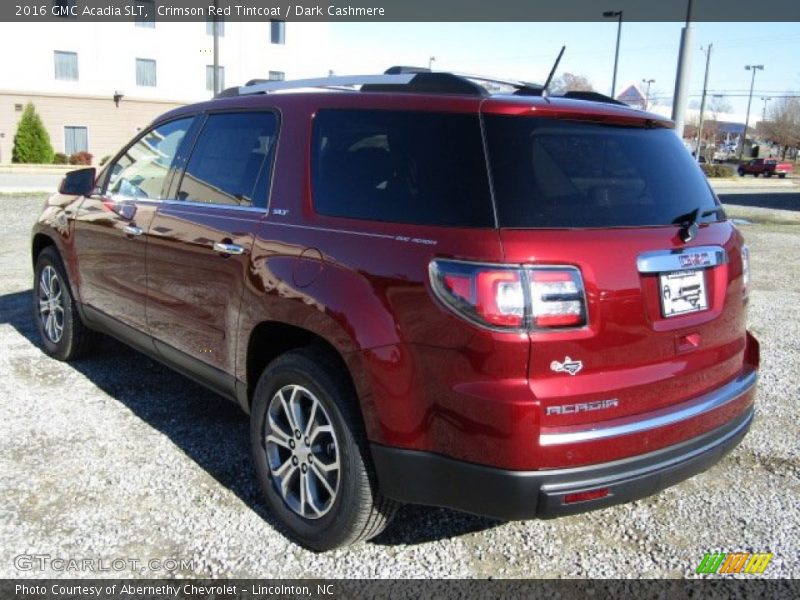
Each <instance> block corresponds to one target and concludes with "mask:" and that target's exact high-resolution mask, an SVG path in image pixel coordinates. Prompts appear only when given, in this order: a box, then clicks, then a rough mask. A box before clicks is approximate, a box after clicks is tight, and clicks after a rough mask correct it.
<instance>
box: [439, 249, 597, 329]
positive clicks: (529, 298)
mask: <svg viewBox="0 0 800 600" xmlns="http://www.w3.org/2000/svg"><path fill="white" fill-rule="evenodd" d="M430 279H431V287H432V288H433V291H434V292H435V294H436V296H437V297H438V298H439V299H440V300H441V301H442V302H443V303H444V304H445V305H446V306H447V307H448V308H450V309H451V310H453V311H454V312H456V313H457V314H459V315H460V316H462V317H465V318H466V319H469V320H470V321H473V322H475V323H477V324H479V325H484V326H487V327H492V328H496V329H508V330H527V329H561V328H566V327H582V326H583V325H586V297H585V294H584V288H583V279H582V278H581V273H580V271H579V270H578V269H576V268H575V267H560V266H559V267H551V266H547V267H538V266H513V267H510V266H509V267H507V266H502V265H487V264H481V263H470V262H460V261H459V262H456V261H449V260H435V261H433V262H431V265H430Z"/></svg>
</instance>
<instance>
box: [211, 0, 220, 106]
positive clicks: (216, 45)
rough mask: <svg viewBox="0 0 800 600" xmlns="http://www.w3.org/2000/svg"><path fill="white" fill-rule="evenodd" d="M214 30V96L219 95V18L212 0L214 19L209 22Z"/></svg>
mask: <svg viewBox="0 0 800 600" xmlns="http://www.w3.org/2000/svg"><path fill="white" fill-rule="evenodd" d="M211 25H212V27H213V29H214V67H213V69H212V70H213V71H214V74H213V75H214V79H213V82H214V83H213V86H214V95H215V96H216V95H217V94H218V93H219V17H218V16H217V0H214V17H213V20H212V22H211Z"/></svg>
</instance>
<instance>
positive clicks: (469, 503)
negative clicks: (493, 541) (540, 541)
mask: <svg viewBox="0 0 800 600" xmlns="http://www.w3.org/2000/svg"><path fill="white" fill-rule="evenodd" d="M752 420H753V408H752V406H751V407H749V408H748V409H747V410H746V411H745V412H743V413H741V414H740V415H738V416H737V417H736V418H734V419H733V420H731V421H729V422H728V423H726V424H725V425H723V426H721V427H718V428H717V429H714V430H712V431H709V432H706V433H704V434H702V435H700V436H697V437H694V438H692V439H690V440H687V441H685V442H682V443H680V444H675V445H673V446H669V447H666V448H662V449H660V450H657V451H654V452H650V453H647V454H642V455H638V456H633V457H630V458H625V459H622V460H616V461H613V462H607V463H601V464H594V465H588V466H582V467H576V468H569V469H554V470H546V471H510V470H504V469H497V468H493V467H487V466H483V465H478V464H473V463H467V462H463V461H459V460H454V459H451V458H447V457H444V456H441V455H438V454H433V453H429V452H420V451H416V450H404V449H399V448H389V447H386V446H381V445H378V444H373V445H372V455H373V458H374V461H375V466H376V469H377V471H378V481H379V484H380V487H381V491H382V492H383V494H385V495H386V496H388V497H390V498H393V499H395V500H399V501H401V502H408V503H413V504H425V505H431V506H443V507H447V508H452V509H455V510H460V511H464V512H469V513H475V514H479V515H483V516H487V517H495V518H499V519H507V520H513V519H530V518H537V517H538V518H548V517H557V516H562V515H569V514H575V513H580V512H585V511H588V510H594V509H597V508H603V507H606V506H611V505H614V504H619V503H622V502H628V501H631V500H636V499H638V498H643V497H645V496H649V495H651V494H654V493H656V492H658V491H660V490H662V489H664V488H666V487H669V486H671V485H674V484H676V483H678V482H680V481H683V480H684V479H688V478H689V477H692V476H693V475H696V474H697V473H700V472H702V471H705V470H706V469H708V468H709V467H711V466H712V465H713V464H715V463H716V462H717V461H719V460H720V459H721V458H722V457H723V456H724V455H725V454H726V453H728V452H729V451H730V450H732V449H733V448H734V447H736V445H738V444H739V442H740V441H741V440H742V438H743V437H744V435H745V434H746V433H747V431H748V429H749V428H750V424H751V422H752ZM609 443H613V441H609ZM602 488H609V494H608V496H606V497H603V498H598V499H595V500H588V501H584V502H576V503H572V504H567V503H565V496H566V495H567V494H574V493H579V492H586V491H592V490H597V489H602Z"/></svg>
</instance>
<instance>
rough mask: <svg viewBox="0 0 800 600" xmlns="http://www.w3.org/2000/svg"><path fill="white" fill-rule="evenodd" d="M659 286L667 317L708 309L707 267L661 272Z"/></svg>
mask: <svg viewBox="0 0 800 600" xmlns="http://www.w3.org/2000/svg"><path fill="white" fill-rule="evenodd" d="M658 288H659V296H660V297H661V316H663V317H664V318H665V319H670V318H673V317H680V316H683V315H690V314H693V313H697V312H701V311H704V310H708V291H707V289H706V272H705V269H695V270H685V271H667V272H664V273H659V274H658Z"/></svg>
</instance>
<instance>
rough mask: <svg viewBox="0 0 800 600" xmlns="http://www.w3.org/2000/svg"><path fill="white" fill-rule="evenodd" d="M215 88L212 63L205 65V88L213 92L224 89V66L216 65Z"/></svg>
mask: <svg viewBox="0 0 800 600" xmlns="http://www.w3.org/2000/svg"><path fill="white" fill-rule="evenodd" d="M217 79H218V81H217V89H214V65H206V89H207V90H208V91H210V92H214V93H215V94H216V93H217V92H219V91H221V90H223V89H225V67H217Z"/></svg>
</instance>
